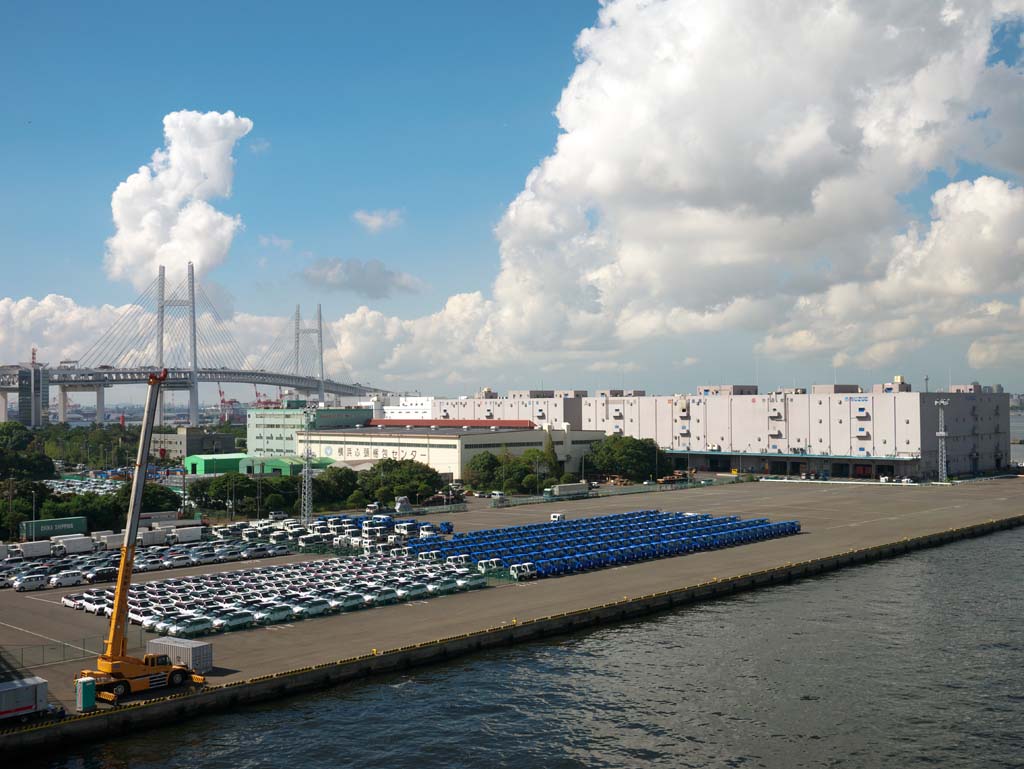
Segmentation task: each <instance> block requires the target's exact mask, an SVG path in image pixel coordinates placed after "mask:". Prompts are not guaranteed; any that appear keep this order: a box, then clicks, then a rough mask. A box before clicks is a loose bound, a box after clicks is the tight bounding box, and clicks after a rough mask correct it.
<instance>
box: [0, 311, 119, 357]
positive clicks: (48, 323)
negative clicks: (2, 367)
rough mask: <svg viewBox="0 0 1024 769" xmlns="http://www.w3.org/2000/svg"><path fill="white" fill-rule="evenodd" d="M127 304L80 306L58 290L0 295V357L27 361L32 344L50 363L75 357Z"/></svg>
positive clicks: (85, 348)
mask: <svg viewBox="0 0 1024 769" xmlns="http://www.w3.org/2000/svg"><path fill="white" fill-rule="evenodd" d="M128 308H129V305H124V306H121V307H115V306H113V305H108V304H105V305H101V306H99V307H88V306H82V305H79V304H77V303H76V302H75V301H74V300H73V299H69V298H68V297H66V296H61V295H59V294H48V295H46V296H44V297H43V298H42V299H36V298H34V297H24V298H22V299H12V298H10V297H6V298H0V360H3V361H8V362H10V361H27V360H29V358H30V357H31V351H32V348H33V347H36V348H38V350H39V353H38V358H39V360H41V361H44V362H47V363H49V364H50V365H51V366H56V365H57V364H58V363H59V362H60V361H61V360H77V359H78V358H80V357H81V356H82V355H83V354H84V353H85V352H86V350H87V349H88V348H89V346H90V345H92V343H93V342H95V341H96V340H97V339H98V338H99V337H100V335H101V334H102V333H103V332H104V331H106V329H107V328H109V327H110V326H111V325H112V324H113V323H114V321H116V320H117V318H118V317H119V316H120V315H121V314H122V313H124V312H125V311H126V310H127V309H128Z"/></svg>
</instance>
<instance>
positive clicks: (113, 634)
mask: <svg viewBox="0 0 1024 769" xmlns="http://www.w3.org/2000/svg"><path fill="white" fill-rule="evenodd" d="M165 379H167V369H164V370H163V371H161V372H160V373H159V374H150V375H149V390H148V391H147V393H146V409H145V411H144V412H143V414H142V430H141V433H140V435H139V453H138V456H137V458H136V460H135V475H134V476H132V496H131V499H130V500H129V502H128V520H127V521H125V526H124V541H123V544H122V546H121V565H120V566H119V567H118V570H117V587H116V589H115V591H114V610H113V612H112V613H111V615H110V634H109V635H108V636H107V641H106V650H105V651H104V652H103V654H101V655H100V656H99V657H97V659H96V669H95V670H82V671H80V672H79V674H78V676H79V677H80V678H85V677H88V678H92V679H95V681H96V696H97V697H98V698H99V699H102V700H104V701H106V702H112V703H115V704H116V703H117V701H118V699H120V698H121V697H124V696H126V695H128V694H131V693H135V692H143V691H146V690H148V689H155V688H157V687H161V686H181V685H182V684H184V683H187V682H192V683H196V684H204V683H206V679H205V678H203V676H201V675H199V674H197V673H196V672H194V671H193V670H190V669H189V668H188V667H186V666H185V665H176V664H173V663H172V662H171V660H170V657H168V656H167V655H166V654H146V655H144V656H143V657H142V659H139V658H138V657H131V656H129V655H128V648H127V646H128V642H127V638H126V636H125V629H126V628H127V626H128V591H129V589H130V588H131V582H132V567H133V566H134V565H135V537H136V536H137V534H138V531H139V516H140V514H141V513H142V489H143V487H144V486H145V484H146V469H147V466H148V464H149V443H150V438H151V437H152V435H153V423H154V421H155V418H156V408H157V397H158V395H159V394H160V386H161V385H162V384H163V382H164V380H165Z"/></svg>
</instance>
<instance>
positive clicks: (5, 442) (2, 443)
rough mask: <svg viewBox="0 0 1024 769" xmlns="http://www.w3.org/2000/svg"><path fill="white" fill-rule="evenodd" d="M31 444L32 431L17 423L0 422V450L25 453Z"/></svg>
mask: <svg viewBox="0 0 1024 769" xmlns="http://www.w3.org/2000/svg"><path fill="white" fill-rule="evenodd" d="M31 443H32V431H31V430H29V429H28V428H27V427H25V425H23V424H21V423H19V422H0V449H4V450H5V451H25V450H26V449H28V447H29V444H31Z"/></svg>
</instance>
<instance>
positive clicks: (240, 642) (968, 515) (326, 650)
mask: <svg viewBox="0 0 1024 769" xmlns="http://www.w3.org/2000/svg"><path fill="white" fill-rule="evenodd" d="M644 508H657V509H662V510H685V511H687V512H696V513H705V512H706V513H718V514H738V515H741V516H744V517H768V518H771V519H773V520H787V519H793V518H795V519H798V520H799V521H800V522H801V525H802V527H803V531H804V533H803V534H802V535H800V536H798V537H786V538H783V539H778V540H771V541H768V542H760V543H756V544H750V545H742V546H739V547H734V548H730V549H727V550H720V551H714V552H708V553H696V554H691V555H687V556H682V557H676V558H667V559H661V560H657V561H649V562H646V563H639V564H631V565H628V566H621V567H616V568H611V569H604V570H601V571H596V572H590V573H585V574H577V575H571V576H565V577H560V578H555V579H545V580H538V581H536V582H531V583H524V584H511V585H507V586H502V587H497V588H490V589H487V590H482V591H476V592H472V593H465V594H457V595H452V596H444V597H439V598H434V599H431V600H429V601H419V602H414V603H411V604H402V605H396V606H389V607H384V608H379V609H373V610H371V611H364V612H357V613H354V614H343V615H336V616H332V617H325V618H318V619H313V620H307V621H305V622H300V623H295V624H294V625H280V626H274V627H270V628H260V629H254V630H249V631H244V632H238V633H229V634H225V635H222V636H216V637H212V638H209V639H208V640H210V641H211V642H212V643H213V645H214V659H215V661H216V663H217V665H218V668H217V669H216V670H215V671H214V673H213V674H212V675H211V676H210V677H209V678H210V681H211V683H226V682H230V681H234V680H240V679H245V678H251V677H253V676H257V675H265V674H267V673H272V672H277V671H283V670H289V669H292V668H297V667H304V666H307V665H313V664H317V663H321V662H328V661H332V660H337V659H344V658H348V657H352V656H356V655H359V654H365V653H367V652H369V651H370V650H371V649H374V648H377V649H389V648H395V647H399V646H404V645H408V644H413V643H419V642H423V641H430V640H434V639H437V638H442V637H446V636H452V635H458V634H460V633H465V632H470V631H473V630H479V629H483V628H488V627H495V626H498V625H501V624H502V623H506V622H510V621H511V620H513V619H519V620H524V619H530V618H537V617H544V616H549V615H551V614H557V613H560V612H564V611H571V610H574V609H585V608H589V607H591V606H595V605H600V604H604V603H608V602H610V601H615V600H619V599H622V598H623V597H625V596H639V595H645V594H649V593H653V592H658V591H661V590H666V589H670V588H681V587H686V586H689V585H693V584H697V583H700V582H703V581H706V580H708V579H710V578H713V577H719V578H727V577H731V576H734V575H737V574H744V573H748V572H751V571H756V570H759V569H766V568H771V567H774V566H778V565H782V564H785V563H790V562H796V561H801V560H807V559H811V558H817V557H823V556H829V555H834V554H837V553H841V552H846V551H848V550H852V549H856V548H861V547H869V546H873V545H880V544H885V543H889V542H894V541H898V540H900V539H903V538H905V537H914V536H919V535H924V534H928V533H933V532H939V531H944V530H946V529H950V528H954V527H957V526H962V525H966V524H970V523H977V522H982V521H987V520H991V519H997V518H1004V517H1008V516H1011V515H1015V514H1019V513H1021V512H1022V511H1024V479H1008V480H995V481H990V482H985V483H976V484H965V485H962V486H957V487H939V486H922V487H916V486H911V487H903V486H882V485H871V486H860V485H857V486H851V485H839V484H834V485H832V484H813V483H806V484H804V483H767V482H766V483H746V484H735V485H729V486H720V487H705V488H695V489H687V490H682V491H674V492H660V493H651V494H635V495H629V496H628V497H606V498H603V499H590V500H580V501H575V502H564V503H549V504H540V505H531V506H524V507H517V508H503V509H489V508H483V509H476V510H470V511H467V512H465V513H458V514H456V515H454V516H452V520H454V521H455V523H456V527H457V528H458V530H460V531H469V530H476V529H481V528H490V527H497V526H511V525H517V524H522V523H534V522H539V521H544V520H548V517H549V516H550V514H551V513H552V512H564V513H566V515H567V517H570V518H572V517H583V516H588V515H606V514H609V513H613V512H621V511H625V510H636V509H644ZM953 546H954V547H955V545H953ZM299 558H300V557H298V556H293V557H291V558H290V559H279V560H298V559H299ZM217 568H218V567H202V568H197V569H194V570H178V571H177V572H175V573H181V574H186V573H190V571H195V572H199V571H211V570H216V569H217ZM220 568H224V567H220ZM236 568H237V567H236ZM166 576H168V573H167V572H164V573H162V574H160V575H159V576H157V575H153V576H151V577H144V579H159V578H165V577H166ZM65 592H73V591H72V590H63V591H57V590H53V591H45V592H39V593H32V594H27V593H18V594H16V593H13V592H11V591H3V593H0V645H7V644H23V643H35V642H39V643H45V642H46V641H45V640H44V639H63V640H72V641H73V639H75V638H76V637H77V638H81V637H83V636H93V637H95V636H97V635H100V634H102V633H103V632H104V631H105V629H106V622H105V620H103V619H100V618H97V617H93V616H92V615H85V614H83V613H82V612H75V611H72V610H71V609H66V608H63V607H61V606H60V605H59V604H58V603H57V601H59V598H60V595H61V594H63V593H65ZM28 639H33V640H28ZM80 667H82V662H74V663H62V664H57V665H52V666H48V667H39V668H34V669H33V672H36V673H37V674H39V675H42V676H43V677H45V678H47V679H48V680H49V681H50V683H51V691H52V693H53V694H54V695H55V696H56V697H57V698H58V699H61V700H62V701H65V702H66V701H70V700H71V699H72V694H71V680H72V677H73V676H74V674H75V672H76V671H77V670H78V669H79V668H80Z"/></svg>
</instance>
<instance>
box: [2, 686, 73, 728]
mask: <svg viewBox="0 0 1024 769" xmlns="http://www.w3.org/2000/svg"><path fill="white" fill-rule="evenodd" d="M47 691H48V684H47V682H46V679H45V678H39V676H29V677H28V678H19V679H15V680H14V681H6V682H4V683H0V721H15V722H20V723H23V724H24V723H27V722H28V721H30V720H31V719H33V718H44V717H46V716H62V715H64V712H63V708H55V707H51V706H50V705H48V704H47V702H46V694H47Z"/></svg>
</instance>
